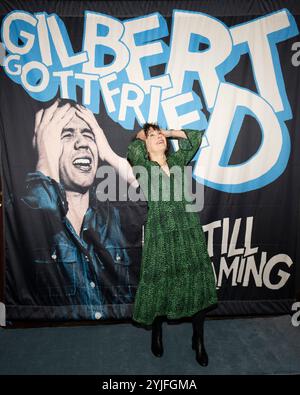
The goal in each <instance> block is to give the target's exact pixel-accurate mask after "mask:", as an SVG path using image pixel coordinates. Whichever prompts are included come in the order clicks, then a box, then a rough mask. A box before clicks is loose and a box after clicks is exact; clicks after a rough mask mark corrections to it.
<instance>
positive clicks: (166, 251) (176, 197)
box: [127, 129, 217, 325]
mask: <svg viewBox="0 0 300 395" xmlns="http://www.w3.org/2000/svg"><path fill="white" fill-rule="evenodd" d="M184 132H185V133H186V135H187V139H181V138H179V139H178V145H179V149H178V151H176V152H173V153H171V154H170V155H168V156H167V163H168V166H169V169H170V177H169V176H168V175H167V174H166V173H165V172H164V170H162V169H161V167H160V165H159V164H158V163H157V162H155V161H151V160H149V158H148V153H147V149H146V145H145V143H144V141H142V140H140V139H135V140H134V141H132V142H131V143H130V144H129V146H128V152H127V159H128V160H129V162H130V163H131V165H132V166H143V167H144V169H145V172H139V171H137V172H138V173H139V174H140V177H139V178H138V180H139V183H140V186H141V188H142V190H143V192H144V195H145V197H146V198H147V202H148V215H147V222H146V224H145V233H144V246H143V251H142V262H141V268H140V278H139V283H138V289H137V292H136V295H135V302H134V309H133V319H134V320H135V321H136V322H138V323H140V324H144V325H151V324H152V323H153V320H154V318H155V317H156V316H160V315H164V316H167V318H169V319H177V318H182V317H189V316H192V315H193V314H195V313H197V312H198V311H199V310H202V309H204V308H207V307H210V306H212V305H214V304H216V303H217V295H216V284H215V278H214V273H213V269H212V264H211V261H210V258H209V255H208V252H207V246H206V240H205V236H204V232H203V230H202V226H201V224H200V219H199V213H198V212H192V211H187V210H186V204H187V205H190V204H191V201H189V200H187V199H186V194H185V193H184V191H183V192H182V196H180V190H181V188H180V183H181V186H183V183H184V181H183V178H182V177H176V174H178V173H176V170H177V171H182V172H183V170H184V167H185V166H186V165H187V164H188V163H189V162H190V161H191V160H192V159H193V157H194V156H195V154H196V152H197V151H198V149H199V147H200V145H201V141H202V136H203V132H199V131H197V130H190V129H185V130H184ZM173 166H176V168H175V167H173ZM172 167H173V170H174V171H173V170H172ZM136 169H138V168H136ZM156 175H158V177H157V178H156V181H157V180H158V181H157V182H156V183H155V182H154V183H153V182H152V183H151V181H153V178H154V177H155V176H156ZM168 196H170V198H168Z"/></svg>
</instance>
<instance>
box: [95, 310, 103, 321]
mask: <svg viewBox="0 0 300 395" xmlns="http://www.w3.org/2000/svg"><path fill="white" fill-rule="evenodd" d="M101 317H102V314H101V313H99V311H97V313H95V318H96V320H100V318H101Z"/></svg>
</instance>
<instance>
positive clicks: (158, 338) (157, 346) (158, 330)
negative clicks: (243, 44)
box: [151, 316, 164, 357]
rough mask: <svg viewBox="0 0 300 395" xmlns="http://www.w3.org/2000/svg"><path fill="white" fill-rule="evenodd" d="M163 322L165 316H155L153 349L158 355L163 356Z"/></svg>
mask: <svg viewBox="0 0 300 395" xmlns="http://www.w3.org/2000/svg"><path fill="white" fill-rule="evenodd" d="M162 323H163V317H162V316H158V317H155V319H154V321H153V324H152V341H151V351H152V353H153V354H154V355H155V356H156V357H161V356H162V355H163V353H164V349H163V342H162Z"/></svg>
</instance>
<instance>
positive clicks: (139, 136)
mask: <svg viewBox="0 0 300 395" xmlns="http://www.w3.org/2000/svg"><path fill="white" fill-rule="evenodd" d="M136 138H137V139H140V140H143V141H146V134H145V132H144V129H141V130H140V131H139V132H138V133H137V135H136Z"/></svg>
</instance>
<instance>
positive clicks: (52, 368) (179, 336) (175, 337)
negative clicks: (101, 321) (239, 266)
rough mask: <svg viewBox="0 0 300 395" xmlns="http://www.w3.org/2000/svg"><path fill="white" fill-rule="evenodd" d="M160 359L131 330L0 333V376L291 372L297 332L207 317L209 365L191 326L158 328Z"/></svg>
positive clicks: (298, 363) (275, 323)
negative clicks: (200, 360)
mask: <svg viewBox="0 0 300 395" xmlns="http://www.w3.org/2000/svg"><path fill="white" fill-rule="evenodd" d="M163 329H164V349H165V352H164V356H163V357H162V358H156V357H154V356H152V354H151V352H150V333H151V332H150V331H146V330H144V329H140V328H137V327H134V326H132V325H130V324H118V325H97V326H79V327H78V326H77V327H74V326H72V327H58V328H53V327H52V328H35V329H0V374H2V375H3V374H25V375H26V374H97V375H98V374H179V375H181V374H295V373H298V374H299V373H300V326H299V327H293V326H292V324H291V318H290V316H280V317H270V318H268V317H267V318H241V319H240V318H239V319H223V320H220V319H219V320H214V319H209V320H207V321H206V324H205V332H206V344H207V351H208V354H209V358H210V359H209V365H208V366H207V367H206V368H203V367H201V366H199V365H198V364H197V362H196V361H195V356H194V352H193V351H192V349H191V346H190V344H191V334H192V328H191V324H189V323H180V324H177V325H168V324H166V323H165V324H164V328H163Z"/></svg>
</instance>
